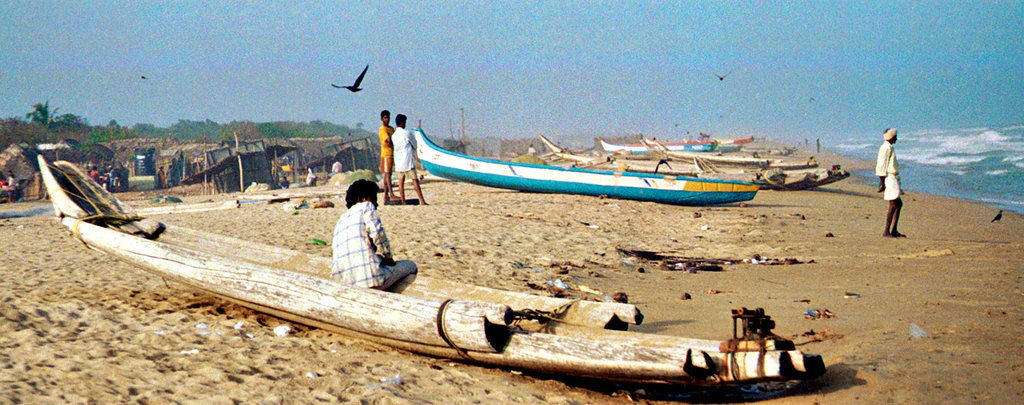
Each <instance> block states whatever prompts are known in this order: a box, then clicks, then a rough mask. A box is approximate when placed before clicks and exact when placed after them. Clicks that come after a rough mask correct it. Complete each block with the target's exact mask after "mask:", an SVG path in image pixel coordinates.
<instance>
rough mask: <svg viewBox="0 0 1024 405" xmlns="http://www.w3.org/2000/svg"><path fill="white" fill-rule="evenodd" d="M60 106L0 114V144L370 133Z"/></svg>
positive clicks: (314, 124)
mask: <svg viewBox="0 0 1024 405" xmlns="http://www.w3.org/2000/svg"><path fill="white" fill-rule="evenodd" d="M58 110H59V109H58V108H57V107H51V106H50V103H49V102H44V103H36V104H33V105H32V110H31V111H29V112H28V113H26V114H24V116H15V117H10V118H6V119H2V120H0V150H2V149H4V148H7V147H8V146H9V145H11V144H21V143H24V144H28V145H35V144H39V143H48V142H59V141H61V140H65V139H74V140H75V141H78V142H79V143H80V144H85V145H88V144H96V143H104V142H110V141H115V140H119V139H127V138H147V137H148V138H164V137H172V138H176V139H179V140H183V141H200V142H220V141H226V140H233V139H234V135H235V134H237V135H238V137H239V139H263V138H320V137H333V136H351V137H353V138H362V137H364V136H371V135H373V133H371V132H369V131H366V130H364V129H362V125H357V127H356V128H350V127H347V126H344V125H338V124H333V123H330V122H326V121H318V120H317V121H310V122H293V121H275V122H252V121H231V122H229V123H225V124H220V123H217V122H215V121H212V120H209V119H206V120H203V121H191V120H179V121H178V122H176V123H174V124H172V125H170V126H168V127H166V128H161V127H157V126H155V125H153V124H145V123H140V124H135V125H132V126H130V127H126V126H121V125H119V124H118V123H117V121H114V120H111V121H110V122H108V123H107V124H106V125H89V123H88V121H87V120H86V119H85V118H83V117H80V116H77V115H74V114H57V111H58Z"/></svg>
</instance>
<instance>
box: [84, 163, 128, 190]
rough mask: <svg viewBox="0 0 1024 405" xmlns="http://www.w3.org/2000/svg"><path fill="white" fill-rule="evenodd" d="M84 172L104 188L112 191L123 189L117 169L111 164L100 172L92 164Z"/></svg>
mask: <svg viewBox="0 0 1024 405" xmlns="http://www.w3.org/2000/svg"><path fill="white" fill-rule="evenodd" d="M86 174H87V175H88V176H89V178H90V179H92V181H95V182H96V184H99V185H100V186H101V187H103V189H104V190H107V191H109V192H112V193H114V192H120V191H125V190H124V183H123V182H122V179H121V176H118V173H117V169H115V168H114V167H113V166H107V167H106V168H104V169H103V171H102V172H101V171H99V169H96V167H95V166H93V167H90V168H89V170H88V171H87V172H86Z"/></svg>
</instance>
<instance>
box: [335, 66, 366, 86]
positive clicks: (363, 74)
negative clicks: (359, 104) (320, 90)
mask: <svg viewBox="0 0 1024 405" xmlns="http://www.w3.org/2000/svg"><path fill="white" fill-rule="evenodd" d="M369 68H370V65H366V67H364V68H363V73H360V74H359V77H357V78H356V82H355V83H352V85H351V86H339V85H337V84H334V83H331V87H334V88H336V89H348V91H351V92H353V93H355V92H357V91H359V90H362V89H361V88H359V83H362V82H363V76H366V70H367V69H369Z"/></svg>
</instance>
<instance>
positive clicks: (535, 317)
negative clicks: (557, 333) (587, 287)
mask: <svg viewBox="0 0 1024 405" xmlns="http://www.w3.org/2000/svg"><path fill="white" fill-rule="evenodd" d="M577 302H579V300H572V301H570V302H567V303H565V304H563V305H562V306H560V307H558V308H555V309H554V310H551V311H541V310H537V309H532V308H523V309H521V310H518V311H511V312H512V322H511V325H510V326H512V327H515V328H518V329H523V328H522V327H521V326H520V323H521V322H523V321H537V322H539V323H541V324H542V325H544V326H545V327H548V326H550V324H551V323H552V322H560V323H564V324H567V325H575V326H586V325H579V324H574V323H571V322H566V321H565V320H564V319H563V318H565V313H566V312H568V311H569V308H571V307H572V306H573V304H576V303H577Z"/></svg>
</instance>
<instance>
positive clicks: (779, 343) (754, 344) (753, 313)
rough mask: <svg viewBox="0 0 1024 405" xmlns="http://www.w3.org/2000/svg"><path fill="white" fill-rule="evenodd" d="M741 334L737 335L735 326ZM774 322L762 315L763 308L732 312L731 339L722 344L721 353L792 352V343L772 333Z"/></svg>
mask: <svg viewBox="0 0 1024 405" xmlns="http://www.w3.org/2000/svg"><path fill="white" fill-rule="evenodd" d="M738 324H740V325H741V326H742V330H743V333H742V334H737V329H736V327H737V325H738ZM774 328H775V321H773V320H772V317H770V316H768V315H765V314H764V308H755V309H748V308H738V309H734V310H732V339H729V340H728V341H726V342H722V344H721V347H720V349H721V351H722V352H726V353H729V352H751V351H764V350H793V349H794V348H795V346H794V345H793V342H791V341H789V340H787V339H783V338H781V337H779V336H778V335H776V334H774V333H772V329H774Z"/></svg>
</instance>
